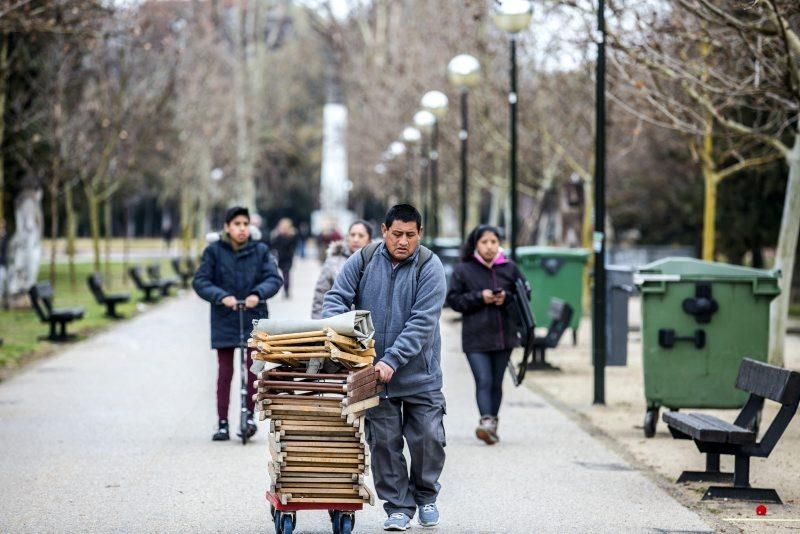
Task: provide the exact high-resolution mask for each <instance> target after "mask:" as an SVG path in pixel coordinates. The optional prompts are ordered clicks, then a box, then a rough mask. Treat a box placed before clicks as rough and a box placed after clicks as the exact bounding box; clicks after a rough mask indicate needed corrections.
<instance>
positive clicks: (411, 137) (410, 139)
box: [400, 126, 422, 206]
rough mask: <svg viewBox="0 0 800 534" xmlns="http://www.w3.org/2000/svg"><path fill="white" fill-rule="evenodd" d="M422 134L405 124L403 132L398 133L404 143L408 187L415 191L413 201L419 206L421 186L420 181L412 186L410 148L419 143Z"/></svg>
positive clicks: (411, 156) (411, 155)
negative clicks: (416, 185) (415, 185)
mask: <svg viewBox="0 0 800 534" xmlns="http://www.w3.org/2000/svg"><path fill="white" fill-rule="evenodd" d="M421 137H422V134H421V133H420V131H419V130H417V129H416V128H414V127H413V126H406V127H405V128H403V133H402V134H400V139H402V140H403V142H404V143H405V144H406V147H407V150H406V176H407V181H408V186H409V188H410V189H411V190H412V191H413V190H416V191H417V197H416V198H415V203H416V204H417V205H418V206H419V205H420V202H419V200H420V198H421V196H420V195H421V188H422V183H420V184H419V187H416V188H415V187H413V176H414V171H413V159H414V158H413V151H412V150H411V149H412V147H413V146H414V145H416V144H417V143H419V141H420V138H421Z"/></svg>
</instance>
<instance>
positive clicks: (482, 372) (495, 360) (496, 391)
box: [467, 349, 511, 417]
mask: <svg viewBox="0 0 800 534" xmlns="http://www.w3.org/2000/svg"><path fill="white" fill-rule="evenodd" d="M509 356H511V349H506V350H494V351H490V352H468V353H467V361H468V362H469V366H470V369H472V376H474V377H475V399H476V400H477V401H478V411H480V413H481V417H484V416H487V415H491V416H492V417H497V412H499V411H500V403H501V402H502V400H503V374H504V373H505V372H506V367H508V358H509Z"/></svg>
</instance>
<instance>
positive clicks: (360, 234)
mask: <svg viewBox="0 0 800 534" xmlns="http://www.w3.org/2000/svg"><path fill="white" fill-rule="evenodd" d="M371 240H372V227H370V225H369V223H368V222H367V221H362V220H358V221H355V222H354V223H353V224H351V225H350V228H349V229H348V230H347V237H346V238H345V239H344V240H342V241H334V242H333V243H331V244H330V245H329V246H328V252H327V254H326V258H325V263H324V264H323V265H322V271H321V272H320V273H319V278H317V285H316V286H314V300H313V301H312V303H311V318H312V319H322V303H323V301H324V300H325V293H327V292H328V291H330V289H331V288H332V287H333V282H334V281H335V280H336V276H337V275H338V274H339V271H341V270H342V265H344V262H345V261H347V258H349V257H350V255H351V254H353V253H354V252H357V251H359V250H360V249H361V248H363V247H365V246H367V244H368V243H369V242H370V241H371Z"/></svg>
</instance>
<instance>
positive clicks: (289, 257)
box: [270, 217, 297, 299]
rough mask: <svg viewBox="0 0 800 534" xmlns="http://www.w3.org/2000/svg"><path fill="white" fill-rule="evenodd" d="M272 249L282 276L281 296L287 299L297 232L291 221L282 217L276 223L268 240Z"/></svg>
mask: <svg viewBox="0 0 800 534" xmlns="http://www.w3.org/2000/svg"><path fill="white" fill-rule="evenodd" d="M270 244H271V245H272V249H273V250H274V251H275V252H276V253H277V254H278V268H280V270H281V274H282V275H283V295H284V296H285V297H286V298H287V299H288V298H289V284H290V278H289V277H290V275H291V271H292V263H293V262H294V251H295V249H296V248H297V231H296V230H295V228H294V225H293V224H292V220H291V219H290V218H288V217H284V218H283V219H281V220H280V221H278V225H277V226H276V227H275V230H273V231H272V236H271V239H270Z"/></svg>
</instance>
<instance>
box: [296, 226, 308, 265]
mask: <svg viewBox="0 0 800 534" xmlns="http://www.w3.org/2000/svg"><path fill="white" fill-rule="evenodd" d="M297 237H298V239H297V255H298V256H300V257H301V258H303V259H305V257H306V245H308V238H309V237H311V229H310V228H309V226H308V223H307V222H306V221H301V222H300V224H299V225H297Z"/></svg>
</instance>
